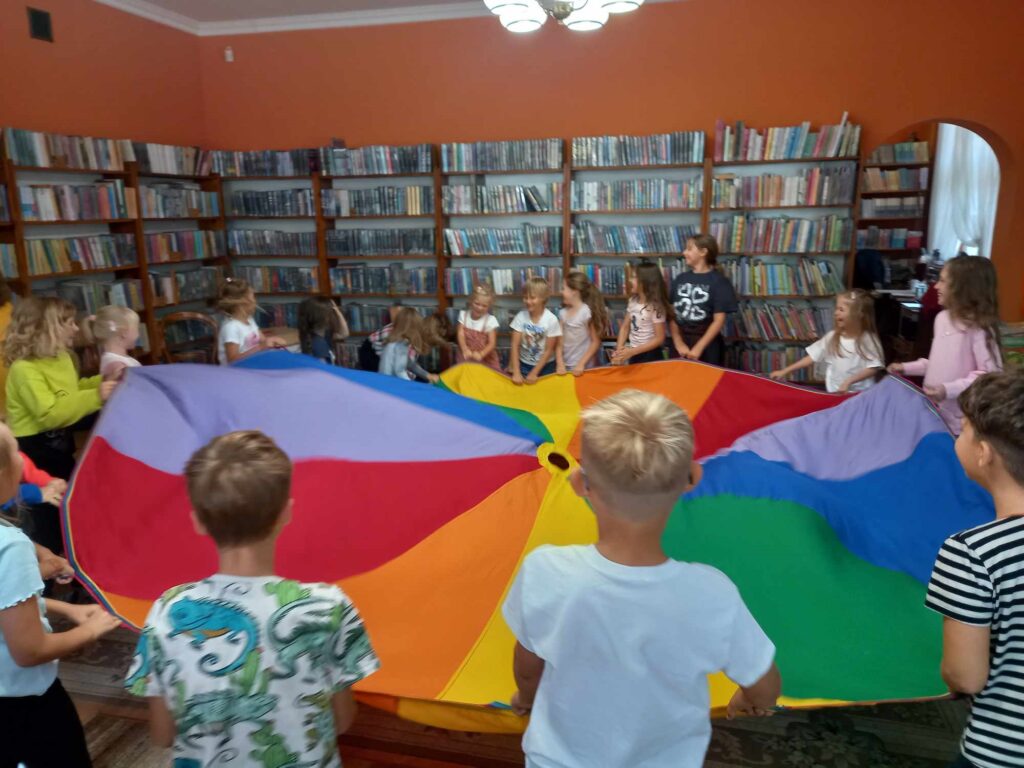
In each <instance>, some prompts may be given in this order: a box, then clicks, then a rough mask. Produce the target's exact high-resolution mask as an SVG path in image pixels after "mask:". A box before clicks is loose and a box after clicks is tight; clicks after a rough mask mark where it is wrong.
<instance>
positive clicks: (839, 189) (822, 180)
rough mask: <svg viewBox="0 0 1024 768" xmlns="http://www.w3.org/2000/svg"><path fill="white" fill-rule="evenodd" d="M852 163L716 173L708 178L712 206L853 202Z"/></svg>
mask: <svg viewBox="0 0 1024 768" xmlns="http://www.w3.org/2000/svg"><path fill="white" fill-rule="evenodd" d="M856 182H857V173H856V165H855V164H854V163H843V164H840V165H834V166H820V167H819V166H816V167H814V168H807V169H806V170H802V171H799V172H798V173H796V174H790V175H785V176H784V175H781V174H771V173H769V174H762V175H760V176H737V175H736V174H732V173H717V174H715V176H714V178H713V179H712V180H711V207H712V208H766V207H778V206H793V207H796V206H802V205H808V206H811V205H820V206H829V205H834V206H841V205H853V195H854V188H855V187H856Z"/></svg>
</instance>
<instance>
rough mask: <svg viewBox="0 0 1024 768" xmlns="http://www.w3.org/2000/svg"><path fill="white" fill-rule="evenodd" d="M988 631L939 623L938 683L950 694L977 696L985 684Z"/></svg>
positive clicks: (951, 622) (945, 621)
mask: <svg viewBox="0 0 1024 768" xmlns="http://www.w3.org/2000/svg"><path fill="white" fill-rule="evenodd" d="M991 635H992V632H991V629H990V628H989V627H977V626H972V625H970V624H963V623H961V622H959V621H956V620H955V619H951V618H949V617H948V616H945V617H943V620H942V666H941V668H940V671H941V673H942V679H943V680H944V681H945V682H946V685H948V686H949V690H951V691H953V692H954V693H969V694H976V693H981V692H982V690H983V689H984V688H985V685H986V684H987V683H988V674H989V652H990V651H989V649H990V647H991V646H990V642H991Z"/></svg>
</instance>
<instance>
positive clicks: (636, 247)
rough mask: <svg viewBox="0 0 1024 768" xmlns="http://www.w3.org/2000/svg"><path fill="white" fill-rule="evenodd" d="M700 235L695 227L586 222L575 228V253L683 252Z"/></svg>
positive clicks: (573, 232) (573, 234)
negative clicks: (689, 242) (689, 241)
mask: <svg viewBox="0 0 1024 768" xmlns="http://www.w3.org/2000/svg"><path fill="white" fill-rule="evenodd" d="M696 234H697V229H696V227H692V226H688V225H687V226H664V225H654V224H642V225H630V226H624V225H619V224H615V225H607V224H595V223H594V222H592V221H584V222H581V223H579V224H574V225H573V228H572V247H573V252H574V253H627V254H628V253H635V254H643V253H680V254H681V253H682V252H683V250H684V249H685V248H686V241H687V240H688V239H689V238H691V237H693V236H694V235H696Z"/></svg>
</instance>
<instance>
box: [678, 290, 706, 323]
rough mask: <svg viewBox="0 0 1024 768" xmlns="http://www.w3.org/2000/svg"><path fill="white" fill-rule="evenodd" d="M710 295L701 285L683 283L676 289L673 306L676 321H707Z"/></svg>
mask: <svg viewBox="0 0 1024 768" xmlns="http://www.w3.org/2000/svg"><path fill="white" fill-rule="evenodd" d="M710 298H711V294H710V293H709V292H708V289H707V288H705V287H704V286H703V285H694V284H693V283H683V284H682V285H680V286H679V288H677V289H676V298H675V302H674V303H673V306H674V307H675V310H676V319H677V320H679V322H681V323H703V322H704V321H705V320H707V319H708V312H707V307H706V306H705V305H706V304H707V303H708V299H710Z"/></svg>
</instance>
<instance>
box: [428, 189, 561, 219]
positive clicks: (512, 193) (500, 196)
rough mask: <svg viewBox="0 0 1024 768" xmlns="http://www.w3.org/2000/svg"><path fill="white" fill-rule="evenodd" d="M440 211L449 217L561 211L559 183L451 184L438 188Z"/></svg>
mask: <svg viewBox="0 0 1024 768" xmlns="http://www.w3.org/2000/svg"><path fill="white" fill-rule="evenodd" d="M441 210H442V211H444V212H445V213H447V214H450V215H472V214H480V213H531V212H536V213H543V212H546V211H561V210H562V182H560V181H558V182H553V183H551V184H533V185H530V186H528V187H527V186H522V185H520V184H494V185H487V186H484V185H482V184H451V185H447V186H445V187H443V188H442V189H441Z"/></svg>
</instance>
